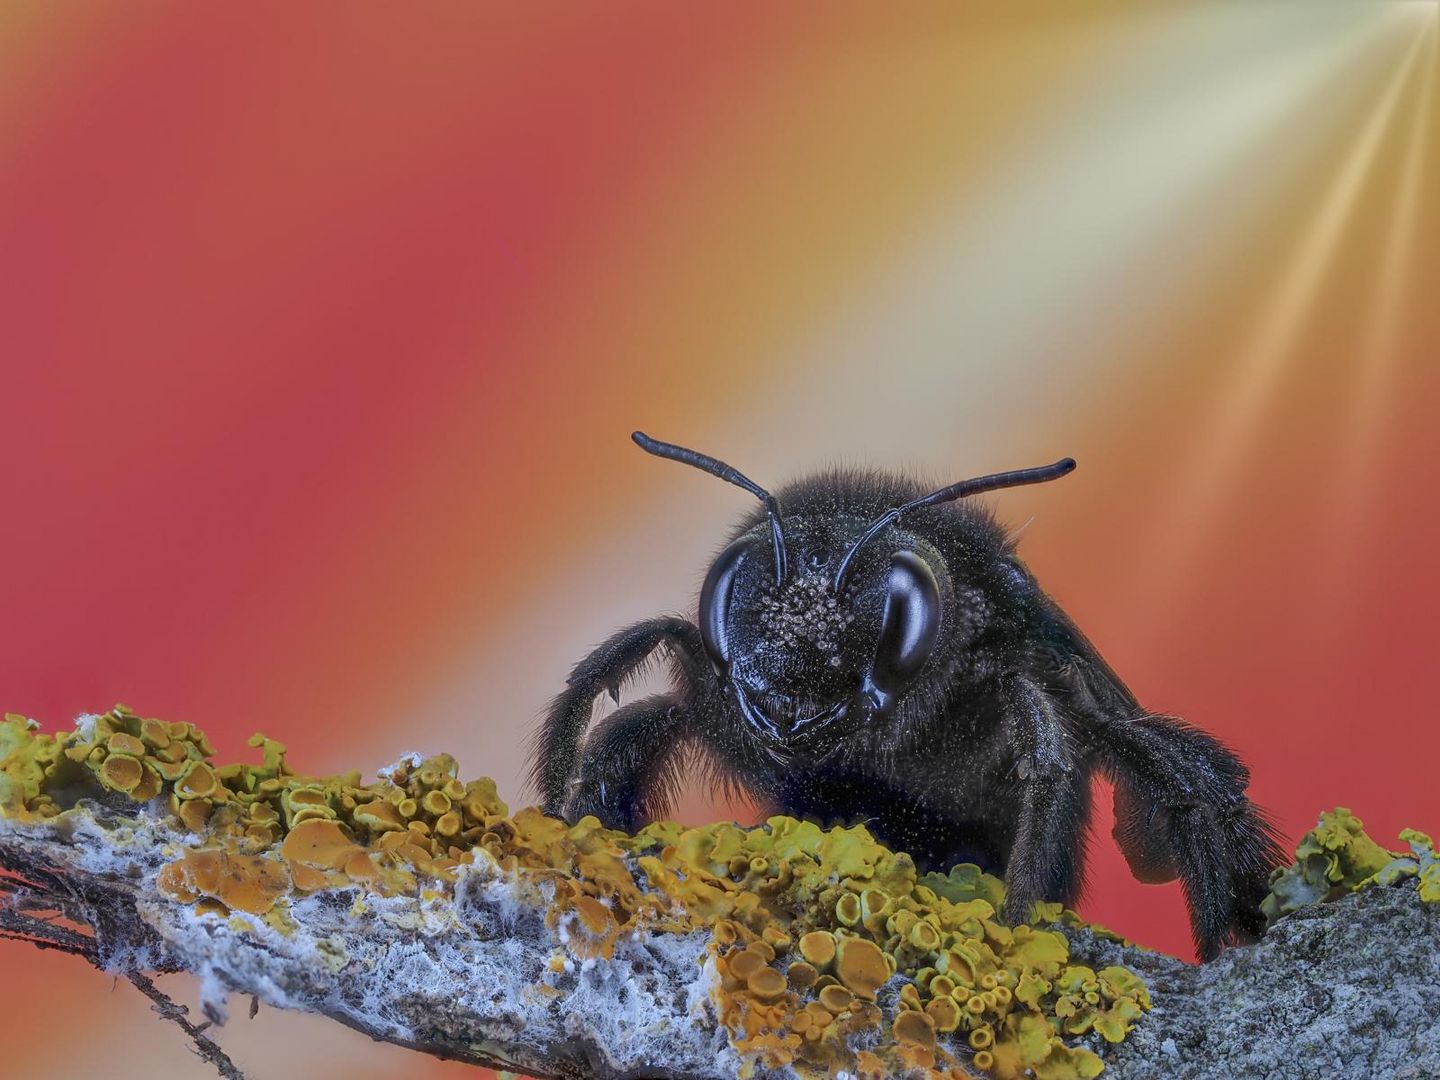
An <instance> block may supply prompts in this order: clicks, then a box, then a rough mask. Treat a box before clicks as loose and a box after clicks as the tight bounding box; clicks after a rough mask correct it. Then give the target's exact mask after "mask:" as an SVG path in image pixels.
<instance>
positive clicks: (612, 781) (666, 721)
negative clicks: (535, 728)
mask: <svg viewBox="0 0 1440 1080" xmlns="http://www.w3.org/2000/svg"><path fill="white" fill-rule="evenodd" d="M688 719H689V714H688V711H687V709H686V707H685V706H684V705H683V704H681V703H680V701H679V700H678V699H676V698H675V697H673V696H671V695H658V696H656V697H648V698H643V699H641V700H640V701H635V702H631V703H630V704H628V705H625V706H622V707H621V708H619V709H616V710H615V711H614V712H613V713H611V714H610V715H609V716H607V717H606V718H605V719H604V720H602V721H600V723H599V724H597V725H596V726H595V729H594V730H593V731H592V732H591V733H590V737H589V738H588V739H587V740H586V741H585V747H584V750H583V751H582V754H581V758H580V771H579V776H578V777H577V778H576V780H575V781H574V790H573V792H572V794H571V798H570V804H569V812H568V813H567V815H566V817H567V818H568V819H569V820H570V821H579V820H580V818H582V817H584V816H585V815H586V814H594V815H595V816H596V817H598V818H599V819H600V820H601V822H603V823H604V824H605V825H608V826H609V827H610V828H612V829H623V830H624V831H625V832H628V833H634V832H635V831H636V830H638V829H640V828H642V827H643V826H644V825H646V824H647V823H648V822H651V821H654V820H656V819H657V818H661V817H664V816H665V814H666V813H667V812H669V810H670V808H671V807H672V806H674V804H675V798H676V796H677V795H678V793H679V787H680V781H681V779H682V772H683V767H684V764H685V761H684V749H685V745H686V742H687V739H688V737H689V723H688Z"/></svg>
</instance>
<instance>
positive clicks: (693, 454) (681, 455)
mask: <svg viewBox="0 0 1440 1080" xmlns="http://www.w3.org/2000/svg"><path fill="white" fill-rule="evenodd" d="M630 438H632V439H634V440H635V445H636V446H638V447H640V449H641V450H644V451H645V452H646V453H647V454H654V455H655V456H656V457H663V458H669V459H670V460H671V461H680V462H683V463H684V464H686V465H693V466H694V467H695V468H697V469H699V470H701V471H702V472H707V473H709V474H710V475H711V476H718V477H719V478H720V479H721V480H728V481H729V482H730V483H732V484H734V485H736V486H737V487H742V488H744V489H745V490H746V491H748V492H750V494H751V495H754V496H755V497H756V498H757V499H759V500H760V501H761V502H762V503H764V504H765V513H766V515H767V516H768V517H769V518H770V542H771V544H772V545H773V547H774V549H775V584H777V585H783V584H785V533H784V532H783V531H782V530H781V528H780V504H779V503H778V502H776V501H775V496H773V495H771V494H770V493H769V492H768V491H766V490H765V489H764V488H762V487H761V486H760V485H759V484H757V483H755V481H753V480H751V479H750V478H749V477H748V476H746V475H745V474H744V473H742V472H740V471H739V470H738V469H735V468H732V467H731V466H729V465H726V464H725V462H723V461H720V460H719V459H718V458H713V457H711V456H710V455H709V454H702V453H700V452H698V451H696V450H687V449H686V448H685V447H683V446H676V445H675V444H674V443H667V442H661V441H660V440H659V439H652V438H650V436H649V435H646V434H645V433H644V432H643V431H632V432H631V433H630Z"/></svg>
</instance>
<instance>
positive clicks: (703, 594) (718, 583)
mask: <svg viewBox="0 0 1440 1080" xmlns="http://www.w3.org/2000/svg"><path fill="white" fill-rule="evenodd" d="M749 547H750V545H749V542H748V541H747V540H744V539H740V540H736V541H735V542H734V543H733V544H731V545H730V546H729V547H727V548H726V549H725V550H724V551H722V552H721V553H720V557H719V558H718V559H716V560H715V562H714V563H713V564H712V565H711V567H710V572H709V573H708V574H706V575H705V584H704V585H703V586H702V587H701V589H700V640H701V642H702V643H703V644H704V646H705V652H706V653H707V654H708V655H709V657H710V662H711V663H712V664H714V665H715V670H716V671H717V672H719V673H721V674H723V673H724V671H725V670H726V669H727V668H728V667H729V666H730V631H729V615H730V594H731V592H732V590H733V589H734V587H735V576H736V575H737V574H738V573H739V572H740V566H741V564H742V563H743V562H744V561H745V555H746V553H747V551H748V550H749Z"/></svg>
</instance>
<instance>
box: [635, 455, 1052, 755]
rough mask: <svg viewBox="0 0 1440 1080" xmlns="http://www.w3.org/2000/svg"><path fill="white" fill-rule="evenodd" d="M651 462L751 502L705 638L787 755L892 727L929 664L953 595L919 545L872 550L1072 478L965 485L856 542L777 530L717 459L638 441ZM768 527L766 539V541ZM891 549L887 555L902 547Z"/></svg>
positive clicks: (756, 491)
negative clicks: (859, 731) (798, 747)
mask: <svg viewBox="0 0 1440 1080" xmlns="http://www.w3.org/2000/svg"><path fill="white" fill-rule="evenodd" d="M632 437H633V438H634V440H635V442H636V443H638V444H639V445H640V446H641V447H642V448H643V449H645V450H646V451H648V452H650V453H652V454H656V455H657V456H660V457H668V458H671V459H673V460H677V461H682V462H684V463H686V464H688V465H692V466H694V467H696V468H699V469H702V470H704V471H705V472H709V473H711V474H712V475H714V476H718V477H720V478H721V479H724V480H728V481H729V482H731V483H733V484H736V485H737V486H739V487H743V488H745V489H746V490H747V491H749V492H750V493H751V494H753V495H755V496H756V497H757V498H759V499H760V500H761V501H762V502H763V503H764V505H765V509H766V518H765V521H764V523H762V524H761V525H757V526H756V527H755V528H754V529H751V530H749V531H748V532H746V533H744V534H742V535H741V536H740V537H738V538H737V539H735V540H734V541H733V542H731V544H730V545H729V546H728V547H726V548H725V550H724V551H722V552H721V553H720V555H719V556H718V557H717V558H716V559H715V562H714V563H713V564H712V565H711V567H710V570H709V573H708V574H706V576H705V584H704V586H703V587H702V588H701V590H700V612H699V615H700V620H699V621H700V637H701V640H702V641H703V642H704V646H705V652H706V654H707V655H708V656H709V658H710V662H711V664H712V666H713V667H714V669H715V673H716V676H717V677H718V678H719V680H720V683H721V685H722V687H723V688H724V689H725V691H726V692H727V693H729V694H730V695H731V696H732V697H733V698H734V700H735V703H736V705H737V706H738V708H739V709H740V712H741V714H742V715H743V716H744V717H745V719H746V721H747V722H748V723H749V724H750V725H751V726H752V727H754V728H755V729H756V730H757V731H758V732H759V733H761V734H762V735H764V736H766V737H768V738H769V739H771V740H774V741H778V742H788V741H790V740H792V739H798V738H801V737H803V736H805V735H808V734H809V733H811V732H813V731H816V730H818V729H820V728H823V727H827V726H829V725H832V724H834V723H836V722H837V721H840V720H842V719H844V718H846V717H850V718H852V719H855V720H867V721H868V720H875V719H880V720H883V719H886V718H888V717H889V716H891V715H892V714H893V713H894V711H895V708H896V705H897V704H898V702H899V701H900V699H901V698H902V697H903V696H904V694H905V692H906V691H907V690H909V689H910V688H911V687H912V686H913V685H914V684H915V682H916V680H917V678H918V677H919V675H920V673H921V671H922V670H923V669H924V667H925V663H926V661H927V660H928V659H929V658H930V655H931V652H932V651H933V649H934V647H935V642H936V639H937V637H938V635H939V633H940V629H941V625H942V621H943V605H942V599H941V597H942V593H944V592H948V591H949V588H948V582H947V581H946V580H945V578H946V573H945V568H944V565H943V562H942V561H941V560H940V559H939V557H938V555H936V554H935V553H934V552H933V551H922V546H923V545H921V544H919V543H918V542H916V543H905V542H903V541H902V542H901V543H899V544H894V543H893V542H892V545H891V546H889V547H888V549H887V547H886V546H885V545H883V544H879V543H876V540H877V538H878V537H880V536H881V535H882V534H884V533H885V532H886V531H887V530H888V529H889V527H890V526H891V525H893V524H894V523H895V522H896V521H897V520H899V519H900V518H901V517H902V516H903V515H904V514H905V513H907V512H909V511H911V510H915V509H918V508H920V507H922V506H933V505H935V504H937V503H942V502H949V501H952V500H954V499H958V498H962V497H963V496H966V495H971V494H976V493H978V492H981V491H989V490H993V489H995V488H1000V487H1011V486H1014V485H1017V484H1029V483H1037V482H1039V481H1042V480H1049V479H1053V478H1055V477H1058V476H1063V475H1065V474H1066V473H1068V472H1069V471H1070V470H1071V469H1073V468H1074V467H1075V462H1074V461H1073V460H1071V459H1069V458H1066V459H1065V460H1063V461H1059V462H1056V463H1055V464H1054V465H1050V466H1045V467H1042V468H1038V469H1022V470H1017V471H1015V472H1009V473H999V474H996V475H993V476H985V477H980V478H978V479H975V480H965V481H961V482H960V483H958V484H951V485H950V486H949V487H945V488H941V489H940V490H939V491H935V492H932V493H930V494H929V495H926V496H923V497H921V498H919V499H915V500H913V501H911V502H908V503H906V504H904V505H902V506H897V507H893V508H892V509H890V510H889V511H887V512H886V513H884V514H882V515H881V516H880V517H878V518H877V519H875V520H874V521H872V522H870V523H869V524H868V525H866V526H865V528H864V529H863V530H861V531H859V532H858V533H857V532H856V531H855V530H854V528H853V523H850V522H844V521H839V520H825V519H821V520H816V519H811V518H802V519H801V520H799V521H792V522H791V523H790V524H789V530H788V531H789V535H788V536H787V534H786V532H787V530H786V528H785V527H784V526H783V525H782V521H781V515H780V506H779V504H778V503H777V502H776V500H775V498H774V497H773V496H771V495H770V493H769V492H767V491H765V490H764V489H763V488H761V487H760V486H759V485H757V484H755V483H754V482H753V481H751V480H749V479H748V478H747V477H745V476H743V475H742V474H741V473H739V472H737V471H736V470H735V469H733V468H731V467H730V466H729V465H726V464H725V463H724V462H721V461H718V460H716V459H715V458H711V457H707V456H706V455H704V454H699V453H696V452H695V451H693V450H687V449H685V448H684V447H679V446H674V445H672V444H669V443H661V442H657V441H656V440H654V439H651V438H649V437H648V436H646V435H643V434H642V433H640V432H638V431H637V432H635V433H634V435H633V436H632ZM767 526H768V528H767ZM893 539H894V538H893V537H892V541H893Z"/></svg>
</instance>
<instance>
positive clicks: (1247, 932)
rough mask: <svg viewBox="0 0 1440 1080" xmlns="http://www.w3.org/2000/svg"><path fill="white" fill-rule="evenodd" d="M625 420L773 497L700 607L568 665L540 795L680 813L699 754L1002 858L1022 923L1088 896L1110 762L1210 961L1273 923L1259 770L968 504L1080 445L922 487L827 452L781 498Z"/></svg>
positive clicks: (557, 811) (798, 801)
mask: <svg viewBox="0 0 1440 1080" xmlns="http://www.w3.org/2000/svg"><path fill="white" fill-rule="evenodd" d="M633 438H634V440H635V442H636V443H638V444H639V445H640V447H641V448H642V449H644V450H646V451H647V452H649V453H651V454H655V455H657V456H659V457H666V458H671V459H673V460H675V461H680V462H684V463H685V464H687V465H693V466H694V467H696V468H698V469H701V470H703V471H705V472H708V473H710V474H711V475H713V476H717V477H719V478H720V479H722V480H727V481H729V482H730V483H732V484H737V485H739V486H740V487H742V488H744V489H745V490H746V491H749V492H750V493H751V494H753V495H755V496H756V497H757V498H759V500H760V502H761V503H762V506H761V507H760V508H757V510H755V511H754V512H752V513H751V514H750V515H749V516H747V517H746V518H745V519H744V520H742V521H741V522H740V524H739V526H738V527H737V528H736V529H735V531H734V533H733V535H732V536H731V538H730V541H729V543H728V544H727V545H726V547H725V548H724V550H723V551H721V553H720V554H719V556H718V557H717V558H716V559H715V561H714V563H713V564H712V565H711V567H710V571H709V573H708V574H707V576H706V578H705V582H704V585H703V587H702V588H701V590H700V601H699V611H698V619H697V620H696V621H695V622H691V621H689V620H686V619H683V618H678V617H673V616H661V617H658V618H652V619H647V620H645V621H643V622H639V623H636V624H635V625H634V626H631V627H628V628H626V629H624V630H621V631H620V632H619V633H617V634H615V635H614V636H613V637H611V638H610V639H609V640H608V641H606V642H605V643H604V644H602V645H601V646H599V647H598V648H597V649H595V651H594V652H592V653H591V654H590V655H589V656H587V657H586V658H585V659H584V660H582V661H581V662H580V663H579V664H577V665H576V666H575V669H574V670H573V671H572V673H571V675H570V678H569V680H568V684H567V687H566V689H565V691H564V693H562V694H561V695H560V696H559V697H558V698H556V700H555V702H554V704H553V705H552V706H551V708H550V710H549V713H548V715H547V716H546V718H545V720H544V723H543V726H542V727H541V728H540V730H539V731H538V732H537V735H536V738H535V739H534V742H533V745H532V757H531V778H532V782H533V783H534V784H535V785H536V787H537V788H538V790H539V791H540V794H541V797H542V800H543V808H544V809H545V811H546V812H547V813H550V814H554V815H558V816H563V817H565V818H567V819H568V820H570V821H575V820H578V819H579V818H580V817H581V816H583V815H585V814H594V815H596V816H597V817H598V818H599V819H600V820H601V821H602V822H604V823H605V824H607V825H610V826H613V827H616V828H621V829H625V830H627V831H631V832H633V831H634V830H636V829H637V828H639V827H640V826H642V825H643V824H645V823H646V822H647V821H651V820H654V819H656V818H659V817H662V816H663V815H664V814H665V813H666V811H667V810H668V809H669V807H671V806H672V805H673V800H674V798H675V796H676V795H677V793H678V790H679V787H680V785H681V783H682V780H683V777H684V775H685V772H686V771H687V767H688V766H689V765H691V764H692V763H695V764H698V765H699V766H700V767H701V768H702V769H704V770H705V771H706V772H707V773H708V777H709V779H710V781H711V782H712V784H715V785H718V786H721V787H724V788H726V789H728V790H731V791H740V792H743V793H744V794H747V795H748V796H750V797H751V798H752V799H754V800H755V801H756V802H758V803H759V804H760V805H761V806H763V807H766V808H770V809H773V811H774V812H777V813H785V814H789V815H792V816H795V817H802V818H808V819H811V820H814V821H817V822H819V823H821V824H822V825H829V824H833V823H840V824H854V823H856V822H859V821H863V822H864V823H865V824H866V825H867V826H868V827H869V829H870V830H871V832H872V833H873V834H874V835H875V836H876V838H877V839H879V840H881V841H882V842H884V843H885V844H887V845H888V846H890V847H891V848H892V849H894V850H898V851H906V852H909V853H910V854H911V856H912V857H913V858H914V860H915V862H916V864H917V866H919V867H920V868H921V869H922V870H923V869H930V868H933V869H938V870H941V871H942V872H943V871H945V870H946V869H948V868H949V867H950V866H951V865H953V864H955V863H959V862H973V863H978V864H979V865H981V866H982V867H984V868H985V869H987V870H989V871H990V872H992V873H995V874H998V875H1003V876H1004V878H1005V883H1006V888H1007V894H1006V901H1005V910H1004V912H1003V915H1004V917H1005V918H1006V919H1007V920H1009V921H1010V922H1012V923H1015V922H1019V921H1022V920H1023V919H1025V918H1026V917H1027V916H1028V914H1029V912H1030V909H1031V905H1032V903H1033V902H1035V901H1037V900H1058V901H1062V902H1064V903H1065V904H1067V905H1069V904H1073V903H1074V902H1075V900H1076V898H1077V896H1078V895H1079V893H1080V890H1081V888H1082V878H1083V870H1084V854H1085V835H1086V829H1087V824H1088V820H1089V816H1090V804H1091V795H1090V788H1091V774H1092V772H1094V771H1095V770H1099V772H1100V773H1101V775H1103V776H1105V777H1107V778H1108V779H1110V780H1111V781H1112V782H1113V783H1114V785H1115V818H1116V826H1115V838H1116V840H1117V841H1118V842H1119V845H1120V848H1121V850H1122V851H1123V852H1124V854H1125V857H1126V859H1127V861H1128V862H1129V864H1130V867H1131V870H1132V871H1133V872H1134V874H1135V876H1136V877H1138V878H1139V879H1140V880H1142V881H1147V882H1159V881H1170V880H1173V879H1174V878H1176V877H1177V876H1178V877H1179V879H1180V881H1181V884H1182V887H1183V889H1184V893H1185V899H1186V902H1187V904H1188V906H1189V909H1190V920H1191V927H1192V930H1193V933H1194V938H1195V946H1196V950H1197V952H1198V953H1199V955H1200V956H1201V958H1203V959H1209V958H1211V957H1213V956H1215V955H1216V954H1217V953H1218V952H1219V951H1220V949H1221V947H1222V946H1223V945H1226V944H1230V943H1235V942H1241V941H1246V940H1253V939H1254V938H1255V937H1257V936H1258V935H1259V934H1260V932H1261V930H1262V928H1263V917H1262V916H1261V914H1260V911H1259V904H1260V900H1261V899H1262V898H1263V897H1264V896H1265V894H1266V891H1267V889H1268V880H1269V876H1270V872H1271V870H1272V869H1273V868H1274V867H1275V866H1277V865H1278V864H1279V863H1280V862H1281V861H1282V851H1281V848H1280V845H1279V843H1278V838H1277V835H1276V832H1275V829H1274V827H1273V825H1272V824H1271V823H1270V821H1269V819H1268V818H1267V817H1266V815H1265V813H1264V812H1263V811H1262V810H1260V809H1259V808H1258V807H1256V806H1255V805H1254V804H1253V803H1252V802H1251V801H1250V800H1249V799H1248V798H1247V797H1246V793H1245V792H1246V785H1247V783H1248V780H1249V772H1248V770H1247V769H1246V767H1245V766H1244V764H1242V763H1241V761H1240V760H1239V759H1238V758H1237V757H1236V756H1235V754H1234V753H1232V752H1231V751H1230V750H1228V749H1226V747H1224V746H1223V745H1222V744H1221V743H1220V742H1219V741H1218V740H1216V739H1215V738H1213V737H1212V736H1210V735H1208V734H1206V733H1205V732H1203V731H1201V730H1199V729H1198V728H1195V727H1192V726H1191V725H1189V724H1187V723H1185V722H1183V721H1181V720H1178V719H1176V718H1175V717H1171V716H1159V715H1155V714H1153V713H1150V712H1147V711H1146V710H1145V709H1144V708H1142V707H1141V706H1140V705H1139V703H1138V702H1137V701H1136V700H1135V697H1134V696H1133V695H1132V694H1131V693H1130V691H1129V690H1128V689H1127V688H1126V686H1125V684H1124V683H1123V682H1121V681H1120V678H1119V676H1117V675H1116V674H1115V672H1114V671H1113V670H1111V668H1110V666H1109V665H1108V664H1107V663H1106V662H1105V661H1104V660H1103V659H1102V658H1101V656H1100V654H1099V653H1098V652H1097V651H1096V650H1095V648H1094V646H1093V645H1091V644H1090V642H1089V641H1088V640H1087V639H1086V637H1085V635H1084V634H1082V633H1081V632H1080V630H1079V629H1077V628H1076V626H1075V625H1074V623H1072V622H1071V621H1070V619H1069V617H1068V616H1067V615H1066V614H1065V613H1064V612H1063V611H1061V610H1060V607H1059V606H1058V605H1057V604H1056V603H1055V602H1054V601H1053V600H1051V599H1050V597H1049V596H1047V595H1046V594H1045V592H1044V591H1043V590H1042V589H1041V588H1040V586H1039V585H1038V584H1037V583H1036V581H1035V578H1034V577H1033V576H1032V575H1031V573H1030V571H1029V570H1028V569H1027V568H1026V567H1025V565H1024V564H1023V563H1022V562H1021V561H1020V560H1019V559H1018V558H1017V557H1016V556H1015V552H1014V544H1013V540H1012V539H1011V538H1009V537H1008V536H1007V535H1006V533H1005V531H1004V529H1002V528H1001V526H1000V525H999V524H998V523H997V522H996V520H995V518H994V516H993V515H992V513H991V512H990V511H989V509H988V508H986V507H985V506H982V505H980V504H979V503H977V502H976V501H975V500H974V499H972V498H969V496H973V495H977V494H979V493H981V492H986V491H992V490H995V489H997V488H1005V487H1013V486H1016V485H1020V484H1034V483H1039V482H1042V481H1046V480H1052V479H1055V478H1057V477H1061V476H1064V475H1065V474H1066V473H1068V472H1070V471H1071V470H1072V469H1073V468H1074V467H1075V463H1074V461H1073V460H1071V459H1068V458H1067V459H1065V460H1063V461H1058V462H1056V463H1055V464H1053V465H1047V466H1044V467H1042V468H1034V469H1021V470H1017V471H1015V472H1006V473H998V474H995V475H992V476H984V477H980V478H978V479H974V480H964V481H961V482H959V483H956V484H951V485H950V486H948V487H943V488H941V489H939V490H938V491H931V492H929V493H927V492H926V489H925V488H924V487H922V486H921V485H920V484H918V483H917V482H915V481H914V480H911V479H908V478H905V477H902V476H897V475H891V474H887V473H882V472H874V471H854V470H846V471H833V472H828V473H823V474H820V475H816V476H811V477H808V478H806V479H802V480H800V481H798V482H796V483H793V484H791V485H789V486H788V487H785V488H783V489H781V491H780V492H779V494H778V496H772V495H771V494H770V493H769V492H767V491H765V490H764V489H763V488H761V487H759V486H758V485H757V484H755V483H753V482H752V481H751V480H749V479H748V478H746V477H745V476H743V475H741V474H740V473H739V472H737V471H736V470H735V469H733V468H731V467H730V466H729V465H726V464H725V463H723V462H721V461H717V460H716V459H714V458H712V457H708V456H706V455H704V454H700V453H697V452H695V451H693V450H687V449H685V448H684V447H680V446H674V445H671V444H669V443H662V442H658V441H656V440H654V439H651V438H649V437H648V436H646V435H644V434H642V433H640V432H636V433H635V434H634V436H633ZM782 507H783V508H784V514H783V517H782V514H781V508H782ZM662 647H663V648H664V649H665V650H667V651H668V653H669V654H670V656H671V658H672V661H673V663H672V675H673V681H674V685H673V688H672V689H671V690H670V692H669V693H666V694H661V695H658V696H654V697H647V698H645V699H643V700H639V701H634V702H629V703H627V704H625V705H623V706H622V707H620V708H619V709H617V710H616V711H615V712H613V713H611V714H610V715H609V716H607V717H605V718H604V720H602V721H601V722H600V723H599V724H598V725H597V726H596V728H595V730H594V731H592V732H590V734H589V736H588V738H587V737H586V729H587V727H588V726H589V724H590V719H591V711H592V708H593V705H594V703H595V700H596V698H597V697H598V696H599V695H600V694H602V693H606V692H608V693H609V694H610V695H611V696H613V697H614V698H615V700H616V702H617V703H618V702H619V698H620V690H621V688H622V686H623V685H624V683H625V682H626V681H627V680H628V679H630V678H631V677H632V676H634V675H635V674H636V673H637V672H638V671H640V670H641V668H642V667H643V666H644V664H645V662H646V661H647V659H648V658H649V657H650V656H651V655H652V654H653V653H655V652H656V651H657V650H658V649H660V648H662ZM582 741H583V747H582Z"/></svg>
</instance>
